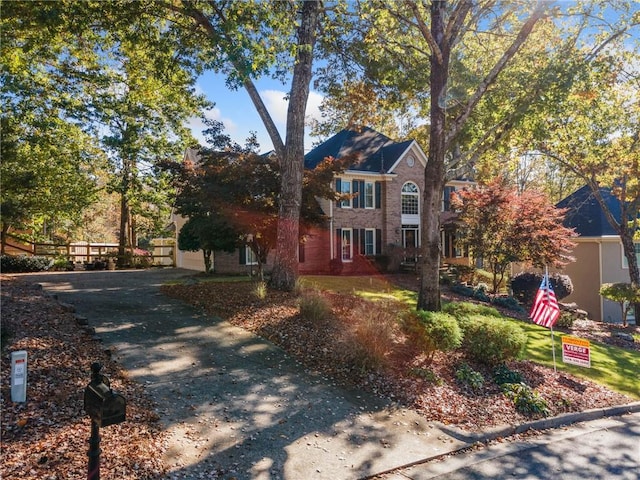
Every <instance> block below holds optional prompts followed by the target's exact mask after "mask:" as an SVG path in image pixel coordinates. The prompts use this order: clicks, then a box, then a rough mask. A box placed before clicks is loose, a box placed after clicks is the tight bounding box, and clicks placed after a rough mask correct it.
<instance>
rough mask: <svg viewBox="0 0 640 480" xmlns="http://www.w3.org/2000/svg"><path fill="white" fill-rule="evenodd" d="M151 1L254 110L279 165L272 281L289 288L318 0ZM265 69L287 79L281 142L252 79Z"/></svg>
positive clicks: (206, 64)
mask: <svg viewBox="0 0 640 480" xmlns="http://www.w3.org/2000/svg"><path fill="white" fill-rule="evenodd" d="M149 6H150V9H149V10H148V11H151V10H152V9H155V11H156V12H161V15H162V16H167V15H171V18H172V19H173V22H174V23H173V28H174V29H175V30H179V31H181V32H182V35H183V36H182V45H183V46H184V47H186V48H187V49H188V51H189V52H190V55H191V57H192V58H193V59H194V61H196V62H198V63H199V65H200V67H201V68H205V69H212V70H214V71H216V72H220V73H224V74H226V75H227V83H228V85H229V86H231V87H233V88H238V87H243V88H244V89H245V90H246V91H247V93H248V94H249V97H250V98H251V101H252V102H253V104H254V106H255V108H256V111H257V112H258V114H259V115H260V118H261V119H262V122H263V123H264V126H265V128H266V130H267V132H268V134H269V136H270V138H271V141H272V143H273V147H274V151H275V154H276V156H277V159H278V161H279V162H280V169H281V192H280V196H279V198H278V205H279V213H278V223H277V242H276V248H277V251H276V261H275V265H274V269H273V272H272V277H271V283H272V285H273V286H274V287H276V288H280V289H284V290H291V289H293V288H294V286H295V281H296V279H297V275H298V258H297V252H298V241H299V221H300V208H301V199H302V182H303V174H302V172H303V160H304V126H305V111H306V106H307V99H308V96H309V88H310V82H311V78H312V62H313V55H314V45H315V40H316V35H317V31H318V28H319V25H320V16H321V2H320V1H317V0H308V1H300V0H298V1H293V2H273V3H272V2H259V1H246V0H241V1H229V2H205V1H186V0H180V1H177V2H164V1H156V2H153V1H152V2H150V5H149ZM134 8H138V7H134ZM267 74H271V75H272V76H275V77H276V78H280V79H282V80H283V81H290V87H289V94H288V99H289V105H288V110H287V126H286V133H285V138H284V141H283V139H282V136H281V134H280V132H279V131H278V129H277V127H276V125H275V122H274V121H273V118H272V117H271V115H270V113H269V111H268V110H267V108H266V106H265V104H264V102H263V100H262V98H261V96H260V93H259V91H258V89H257V88H256V85H255V81H256V80H257V79H258V78H260V77H261V76H263V75H267Z"/></svg>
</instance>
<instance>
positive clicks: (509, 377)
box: [493, 364, 524, 385]
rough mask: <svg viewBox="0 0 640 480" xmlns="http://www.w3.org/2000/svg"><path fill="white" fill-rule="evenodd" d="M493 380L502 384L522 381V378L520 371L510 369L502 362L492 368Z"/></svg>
mask: <svg viewBox="0 0 640 480" xmlns="http://www.w3.org/2000/svg"><path fill="white" fill-rule="evenodd" d="M493 381H494V382H496V383H497V384H498V385H503V384H505V383H523V382H524V378H522V374H521V373H520V372H516V371H515V370H511V369H510V368H509V367H507V366H506V365H505V364H502V365H498V366H497V367H496V368H495V369H494V370H493Z"/></svg>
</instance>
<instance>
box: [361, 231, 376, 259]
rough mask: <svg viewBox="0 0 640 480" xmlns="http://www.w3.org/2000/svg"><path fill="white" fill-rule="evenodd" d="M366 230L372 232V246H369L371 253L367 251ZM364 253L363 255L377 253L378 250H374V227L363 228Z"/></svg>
mask: <svg viewBox="0 0 640 480" xmlns="http://www.w3.org/2000/svg"><path fill="white" fill-rule="evenodd" d="M367 232H371V233H372V234H373V236H372V240H373V241H372V244H371V245H372V248H371V253H367ZM363 243H364V252H363V253H364V254H365V255H377V254H378V252H376V229H375V228H365V229H364V240H363Z"/></svg>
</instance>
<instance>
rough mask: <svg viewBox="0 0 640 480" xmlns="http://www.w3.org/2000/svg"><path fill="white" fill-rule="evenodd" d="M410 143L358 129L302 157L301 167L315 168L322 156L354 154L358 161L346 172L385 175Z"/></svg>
mask: <svg viewBox="0 0 640 480" xmlns="http://www.w3.org/2000/svg"><path fill="white" fill-rule="evenodd" d="M412 143H413V140H406V141H404V142H394V141H393V140H391V139H390V138H389V137H387V136H385V135H382V134H381V133H379V132H376V131H375V130H373V129H371V128H368V127H365V128H363V129H362V130H358V131H356V130H342V131H340V132H338V133H336V134H335V135H334V136H333V137H331V138H329V139H328V140H326V141H325V142H323V143H321V144H320V145H318V146H317V147H316V148H314V149H313V150H311V151H310V152H308V153H307V154H306V155H305V156H304V166H305V168H308V169H313V168H315V167H316V166H317V165H318V164H319V163H320V162H322V160H324V159H325V158H326V157H333V158H341V157H345V156H347V155H350V154H357V155H358V158H359V159H360V160H359V161H357V162H354V163H353V164H352V165H351V166H350V167H349V170H355V171H361V172H373V173H378V172H379V173H386V172H388V171H390V170H391V169H392V167H393V166H394V165H395V164H396V162H397V161H398V159H399V158H400V157H401V156H402V154H403V153H404V152H406V150H407V149H408V148H409V146H410V145H411V144H412Z"/></svg>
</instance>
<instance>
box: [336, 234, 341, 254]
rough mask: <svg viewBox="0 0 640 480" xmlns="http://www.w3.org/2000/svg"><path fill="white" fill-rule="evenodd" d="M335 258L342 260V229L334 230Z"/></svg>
mask: <svg viewBox="0 0 640 480" xmlns="http://www.w3.org/2000/svg"><path fill="white" fill-rule="evenodd" d="M336 258H339V259H340V260H342V229H341V228H336Z"/></svg>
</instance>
